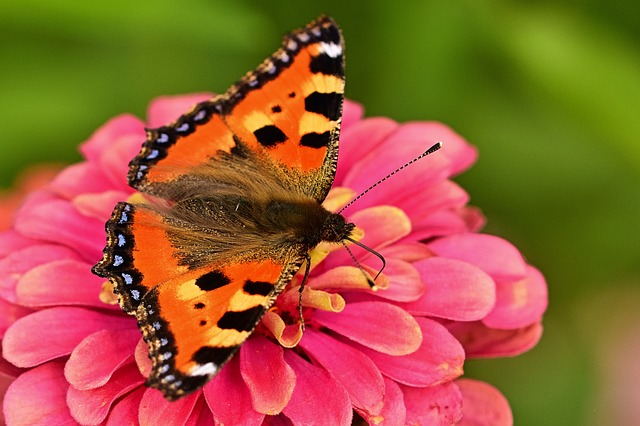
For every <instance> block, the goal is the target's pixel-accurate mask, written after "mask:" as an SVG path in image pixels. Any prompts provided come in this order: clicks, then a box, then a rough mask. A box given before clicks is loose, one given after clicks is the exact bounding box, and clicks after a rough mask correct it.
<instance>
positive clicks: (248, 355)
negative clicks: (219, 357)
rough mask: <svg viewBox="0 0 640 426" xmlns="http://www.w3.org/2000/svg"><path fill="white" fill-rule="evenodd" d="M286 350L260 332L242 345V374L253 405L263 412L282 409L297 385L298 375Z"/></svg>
mask: <svg viewBox="0 0 640 426" xmlns="http://www.w3.org/2000/svg"><path fill="white" fill-rule="evenodd" d="M283 352H284V351H283V349H282V348H281V347H280V346H277V345H275V344H273V343H272V342H271V341H269V340H267V339H266V338H265V337H262V336H259V335H254V336H251V338H249V339H247V341H246V342H245V343H244V344H243V345H242V347H241V348H240V373H241V374H242V378H243V379H244V381H245V383H246V384H247V387H248V388H249V393H250V394H251V401H252V404H253V408H254V409H255V410H256V411H258V412H259V413H263V414H277V413H279V412H280V411H282V409H283V408H284V407H285V406H286V405H287V403H288V402H289V399H290V398H291V394H292V393H293V389H294V387H295V386H296V374H295V373H294V371H293V369H292V368H291V367H290V366H289V365H288V364H287V363H286V362H285V360H284V358H283ZM265 365H268V366H269V368H264V366H265Z"/></svg>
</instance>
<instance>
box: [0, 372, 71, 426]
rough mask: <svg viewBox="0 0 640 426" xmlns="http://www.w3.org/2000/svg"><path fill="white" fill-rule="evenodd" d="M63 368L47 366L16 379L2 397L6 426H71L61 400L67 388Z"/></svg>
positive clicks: (67, 410) (64, 402)
mask: <svg viewBox="0 0 640 426" xmlns="http://www.w3.org/2000/svg"><path fill="white" fill-rule="evenodd" d="M63 368H64V364H63V363H62V362H49V363H47V364H43V365H41V366H38V367H36V368H34V369H33V370H29V371H27V372H26V373H24V374H22V375H20V377H18V378H17V379H16V380H15V381H14V382H13V383H12V384H11V386H9V389H8V390H7V394H6V395H5V397H4V415H5V420H6V422H7V424H9V425H36V424H41V425H44V424H50V425H56V424H57V425H68V424H74V423H75V421H74V420H73V418H72V417H71V414H70V413H69V409H68V408H67V402H66V399H65V398H66V394H67V388H68V387H69V384H68V383H67V381H66V380H65V378H64V374H63V372H62V370H63Z"/></svg>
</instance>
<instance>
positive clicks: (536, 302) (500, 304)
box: [482, 266, 547, 330]
mask: <svg viewBox="0 0 640 426" xmlns="http://www.w3.org/2000/svg"><path fill="white" fill-rule="evenodd" d="M496 296H497V302H496V306H495V307H494V308H493V310H492V311H491V312H489V314H488V315H487V316H486V317H484V318H483V319H482V322H483V323H484V324H485V325H486V326H487V327H490V328H498V329H507V330H508V329H514V328H522V327H526V326H528V325H531V324H533V323H536V322H539V321H540V319H541V318H542V314H543V313H544V311H545V310H546V309H547V283H546V282H545V280H544V277H543V276H542V274H541V273H540V272H539V271H538V270H537V269H535V268H533V267H531V266H527V276H526V277H525V278H524V279H522V280H519V281H516V282H511V283H506V282H498V283H497V284H496Z"/></svg>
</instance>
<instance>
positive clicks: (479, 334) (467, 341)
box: [447, 321, 542, 358]
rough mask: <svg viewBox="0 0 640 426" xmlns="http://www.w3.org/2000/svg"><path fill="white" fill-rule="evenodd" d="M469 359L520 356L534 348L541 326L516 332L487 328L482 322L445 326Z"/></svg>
mask: <svg viewBox="0 0 640 426" xmlns="http://www.w3.org/2000/svg"><path fill="white" fill-rule="evenodd" d="M447 329H448V330H449V331H450V332H451V334H453V335H454V336H456V339H458V341H459V342H460V343H461V344H462V346H463V347H464V350H465V352H466V354H467V357H469V358H496V357H507V356H516V355H520V354H521V353H523V352H526V351H528V350H529V349H531V348H532V347H534V346H535V345H536V344H537V343H538V341H539V340H540V337H542V325H541V324H540V323H536V324H532V325H530V326H528V327H524V328H519V329H516V330H496V329H493V328H487V327H486V326H485V325H484V324H483V323H482V322H480V321H475V322H469V323H462V322H456V323H451V324H447Z"/></svg>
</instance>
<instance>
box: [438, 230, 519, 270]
mask: <svg viewBox="0 0 640 426" xmlns="http://www.w3.org/2000/svg"><path fill="white" fill-rule="evenodd" d="M429 248H430V249H431V250H432V251H433V252H434V253H436V254H437V255H438V256H442V257H448V258H450V259H458V260H463V261H465V262H468V263H471V264H473V265H476V266H478V267H479V268H480V269H482V270H483V271H485V272H486V273H487V274H489V275H491V276H492V277H493V279H495V280H496V281H516V280H520V279H522V278H524V277H525V275H526V273H527V270H526V267H527V264H526V262H525V261H524V259H523V258H522V255H521V254H520V252H519V251H518V249H517V248H515V247H514V246H513V245H512V244H511V243H509V242H508V241H506V240H503V239H502V238H499V237H495V236H493V235H487V234H472V233H467V234H457V235H450V236H448V237H444V238H439V239H437V240H435V241H433V242H432V243H429Z"/></svg>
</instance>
